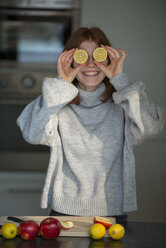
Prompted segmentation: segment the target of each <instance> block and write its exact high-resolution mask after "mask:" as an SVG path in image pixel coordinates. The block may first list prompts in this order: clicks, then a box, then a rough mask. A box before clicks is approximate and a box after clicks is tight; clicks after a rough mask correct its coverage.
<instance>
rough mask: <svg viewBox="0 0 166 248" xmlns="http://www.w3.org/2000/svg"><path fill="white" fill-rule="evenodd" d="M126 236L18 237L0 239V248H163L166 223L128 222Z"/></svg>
mask: <svg viewBox="0 0 166 248" xmlns="http://www.w3.org/2000/svg"><path fill="white" fill-rule="evenodd" d="M124 227H125V230H126V234H125V236H124V237H123V239H122V240H120V241H114V240H112V239H110V238H103V239H102V240H98V241H96V240H92V239H91V238H84V237H58V238H57V239H55V240H46V239H43V238H41V237H37V238H36V239H35V240H34V241H25V240H22V239H21V238H20V237H16V238H15V239H13V240H5V239H3V238H2V237H0V248H72V247H73V248H92V247H93V248H165V247H166V223H144V222H128V224H127V225H124Z"/></svg>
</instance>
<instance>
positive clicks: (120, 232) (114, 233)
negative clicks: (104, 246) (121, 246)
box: [108, 224, 125, 240]
mask: <svg viewBox="0 0 166 248" xmlns="http://www.w3.org/2000/svg"><path fill="white" fill-rule="evenodd" d="M108 233H109V236H110V237H111V238H112V239H115V240H119V239H121V238H123V236H124V235H125V229H124V227H123V226H122V225H120V224H114V225H112V226H111V227H110V228H109V229H108Z"/></svg>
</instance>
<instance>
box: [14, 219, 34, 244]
mask: <svg viewBox="0 0 166 248" xmlns="http://www.w3.org/2000/svg"><path fill="white" fill-rule="evenodd" d="M18 232H19V234H20V236H21V238H22V239H24V240H33V239H35V238H36V236H37V235H38V233H39V226H38V224H37V223H36V222H35V221H31V220H28V221H24V222H22V223H21V224H20V225H19V226H18Z"/></svg>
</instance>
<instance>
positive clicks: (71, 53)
mask: <svg viewBox="0 0 166 248" xmlns="http://www.w3.org/2000/svg"><path fill="white" fill-rule="evenodd" d="M74 51H75V48H73V49H71V50H69V51H67V52H66V53H64V54H63V56H62V57H61V60H62V62H67V60H68V58H70V56H72V55H73V54H74Z"/></svg>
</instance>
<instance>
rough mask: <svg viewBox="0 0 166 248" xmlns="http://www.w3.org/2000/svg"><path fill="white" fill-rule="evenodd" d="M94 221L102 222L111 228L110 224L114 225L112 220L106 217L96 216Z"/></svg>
mask: <svg viewBox="0 0 166 248" xmlns="http://www.w3.org/2000/svg"><path fill="white" fill-rule="evenodd" d="M93 222H94V223H99V224H102V225H103V226H105V228H109V227H110V226H112V222H111V220H110V219H107V218H104V217H98V216H95V217H94V220H93Z"/></svg>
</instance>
